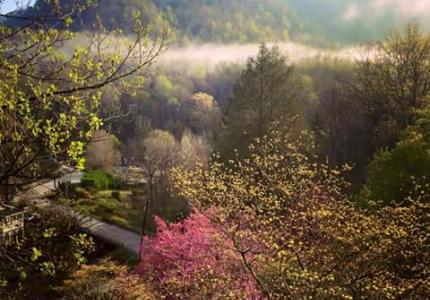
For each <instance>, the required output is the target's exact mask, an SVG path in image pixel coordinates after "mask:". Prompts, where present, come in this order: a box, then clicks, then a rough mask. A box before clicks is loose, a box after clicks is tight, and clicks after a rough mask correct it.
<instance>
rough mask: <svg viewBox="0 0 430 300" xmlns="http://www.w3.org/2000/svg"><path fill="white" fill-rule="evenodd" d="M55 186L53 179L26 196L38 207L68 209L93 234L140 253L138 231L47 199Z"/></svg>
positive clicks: (34, 188) (83, 227)
mask: <svg viewBox="0 0 430 300" xmlns="http://www.w3.org/2000/svg"><path fill="white" fill-rule="evenodd" d="M54 186H55V183H54V181H53V180H51V181H46V182H44V183H40V184H37V185H35V186H34V187H33V188H31V189H29V190H28V191H27V192H26V193H25V197H26V198H27V199H28V200H30V201H31V202H32V203H34V204H35V205H36V206H38V207H41V208H43V207H54V208H59V209H61V210H64V211H67V213H68V214H70V215H71V216H73V217H75V218H76V219H77V220H78V222H79V225H80V226H81V227H82V229H84V230H85V231H87V232H88V233H90V234H91V235H93V236H95V237H98V238H101V239H103V240H106V241H109V242H111V243H114V244H116V245H118V246H123V247H124V248H126V249H127V250H129V251H130V252H132V253H133V254H135V255H138V254H139V244H140V236H139V235H138V234H137V233H134V232H131V231H128V230H125V229H123V228H120V227H118V226H115V225H111V224H107V223H105V222H101V221H99V220H96V219H94V218H92V217H88V216H84V215H82V214H80V213H77V212H75V211H74V210H72V209H71V208H69V207H66V206H62V205H55V204H53V203H51V202H50V201H48V200H46V199H45V198H46V196H47V195H48V194H49V193H51V192H52V191H53V190H54Z"/></svg>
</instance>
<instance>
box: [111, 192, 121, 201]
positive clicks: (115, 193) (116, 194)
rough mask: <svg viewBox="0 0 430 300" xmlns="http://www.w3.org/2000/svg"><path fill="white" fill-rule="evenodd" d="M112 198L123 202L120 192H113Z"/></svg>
mask: <svg viewBox="0 0 430 300" xmlns="http://www.w3.org/2000/svg"><path fill="white" fill-rule="evenodd" d="M112 198H114V199H116V200H118V201H120V200H121V194H120V192H118V191H113V192H112Z"/></svg>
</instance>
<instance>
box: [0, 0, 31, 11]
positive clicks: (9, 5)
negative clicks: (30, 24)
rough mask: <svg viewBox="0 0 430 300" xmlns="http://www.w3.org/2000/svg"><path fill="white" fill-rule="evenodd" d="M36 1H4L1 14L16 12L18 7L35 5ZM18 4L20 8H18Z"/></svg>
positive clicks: (0, 9) (0, 8)
mask: <svg viewBox="0 0 430 300" xmlns="http://www.w3.org/2000/svg"><path fill="white" fill-rule="evenodd" d="M33 2H34V0H3V2H2V3H1V6H0V12H1V13H3V14H4V13H8V12H11V11H14V10H15V9H16V8H17V7H18V6H22V5H23V4H24V6H25V5H27V4H28V3H33ZM17 4H18V6H17Z"/></svg>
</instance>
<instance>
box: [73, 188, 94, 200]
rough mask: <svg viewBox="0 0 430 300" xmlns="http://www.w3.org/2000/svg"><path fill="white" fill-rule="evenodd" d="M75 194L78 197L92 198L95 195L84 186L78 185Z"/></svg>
mask: <svg viewBox="0 0 430 300" xmlns="http://www.w3.org/2000/svg"><path fill="white" fill-rule="evenodd" d="M75 195H76V197H78V198H83V199H91V198H92V197H93V196H92V194H91V192H89V191H87V190H86V189H84V188H83V187H77V188H76V190H75Z"/></svg>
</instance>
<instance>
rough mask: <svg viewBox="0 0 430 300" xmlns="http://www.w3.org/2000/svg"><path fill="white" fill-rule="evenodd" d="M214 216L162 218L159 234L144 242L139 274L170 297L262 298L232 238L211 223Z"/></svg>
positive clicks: (197, 213)
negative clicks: (173, 220) (176, 220)
mask: <svg viewBox="0 0 430 300" xmlns="http://www.w3.org/2000/svg"><path fill="white" fill-rule="evenodd" d="M214 214H215V212H214V211H211V210H209V211H208V213H207V214H202V213H200V212H194V213H193V214H191V215H190V216H189V217H188V218H187V219H185V220H184V221H182V222H179V223H174V224H166V223H165V222H164V221H163V220H161V219H160V218H156V224H157V233H156V235H155V236H154V237H148V236H147V237H144V238H143V241H142V246H141V247H142V249H141V258H140V264H139V267H138V272H139V273H140V274H141V275H142V276H143V277H144V278H146V279H147V280H150V281H151V282H153V285H154V286H155V287H156V289H157V290H158V292H159V293H160V295H161V296H163V297H164V298H166V299H177V298H178V297H179V296H180V297H181V298H182V299H185V298H186V299H190V298H199V299H209V298H210V299H238V298H240V299H261V295H260V293H259V292H258V289H257V288H256V286H255V280H254V279H253V278H252V274H250V272H249V271H248V270H247V269H246V268H244V266H243V263H242V257H241V256H240V255H239V253H238V252H237V250H236V249H235V247H234V245H233V244H232V241H231V239H229V238H227V236H226V234H227V233H226V232H224V230H223V229H222V228H221V227H218V226H216V225H214V223H213V222H211V221H210V219H211V216H213V215H214ZM183 297H185V298H183Z"/></svg>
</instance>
